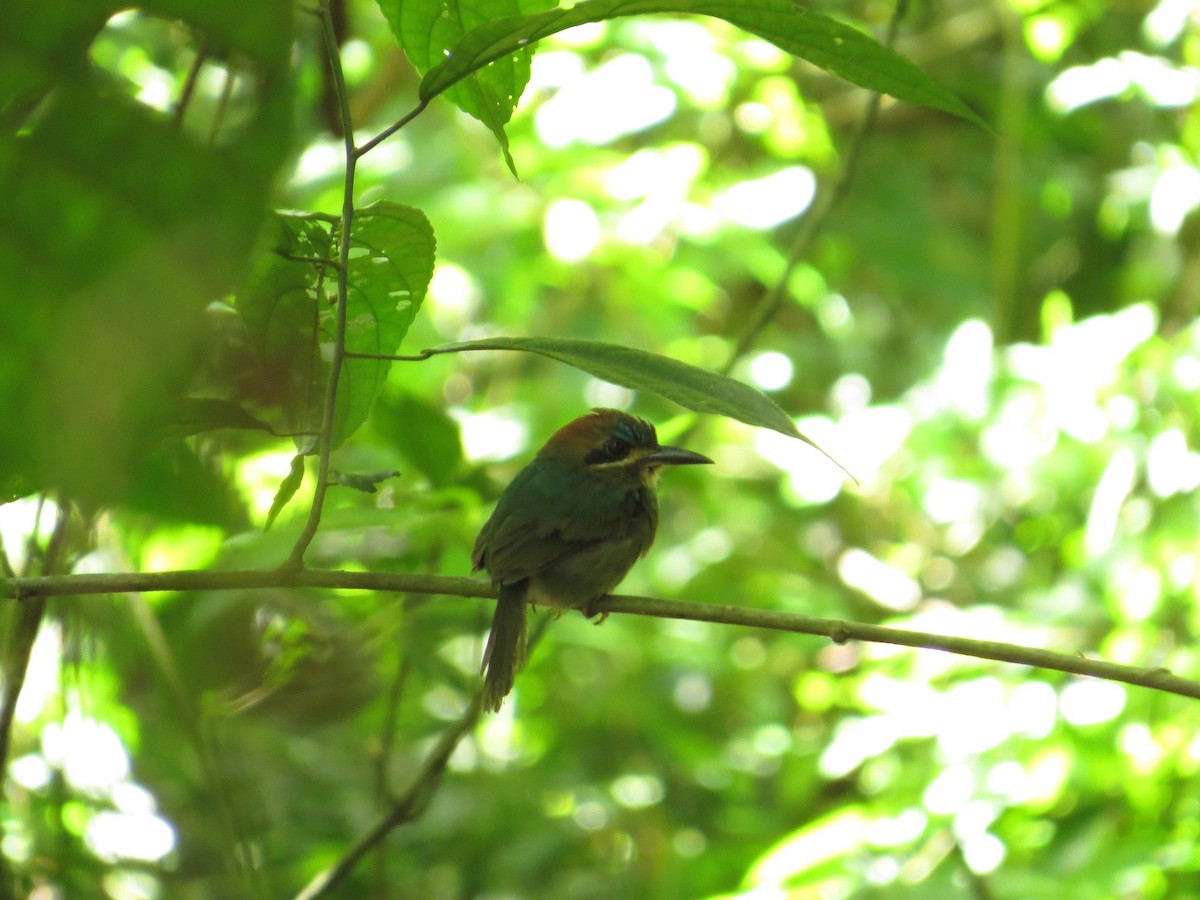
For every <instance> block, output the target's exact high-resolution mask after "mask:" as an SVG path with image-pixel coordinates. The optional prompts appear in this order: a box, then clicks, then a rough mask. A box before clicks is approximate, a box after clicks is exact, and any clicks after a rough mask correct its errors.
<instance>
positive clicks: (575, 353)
mask: <svg viewBox="0 0 1200 900" xmlns="http://www.w3.org/2000/svg"><path fill="white" fill-rule="evenodd" d="M467 350H522V351H525V352H526V353H537V354H539V355H540V356H548V357H550V358H551V359H556V360H558V361H559V362H564V363H566V364H567V365H569V366H574V367H575V368H577V369H582V370H583V371H584V372H587V373H588V374H589V375H595V376H596V377H597V378H602V379H604V380H605V381H610V382H612V383H613V384H619V385H621V386H622V387H627V388H632V389H634V390H640V391H649V392H650V393H652V394H657V395H658V396H660V397H665V398H666V399H668V400H671V401H672V402H674V403H678V404H679V405H680V406H682V407H684V408H686V409H691V410H695V411H696V412H702V413H716V414H717V415H720V416H727V417H728V418H731V419H737V420H738V421H739V422H745V423H746V424H747V425H755V426H758V427H761V428H770V429H771V430H772V431H778V432H779V433H780V434H785V435H787V436H788V437H792V438H796V439H797V440H801V441H804V443H806V444H808V445H809V446H811V447H814V448H816V449H817V450H819V451H820V452H821V453H822V454H824V455H825V456H826V457H828V458H829V459H830V461H831V462H833V463H834V464H835V465H837V466H838V468H842V471H845V469H844V468H843V467H842V465H841V463H839V462H838V461H837V460H836V459H834V458H833V457H832V456H829V454H828V453H826V452H825V450H823V449H822V448H821V447H820V445H818V444H816V443H814V442H813V441H812V440H811V439H809V438H808V437H806V436H805V435H803V434H801V433H800V430H799V429H798V428H797V427H796V423H795V422H793V421H792V418H791V416H789V415H788V414H787V413H786V412H784V411H783V409H782V408H781V407H780V406H779V405H778V404H777V403H776V402H775V401H774V400H772V399H771V398H770V397H768V396H767V395H766V394H764V393H762V392H761V391H758V390H755V389H754V388H752V387H750V386H749V385H747V384H743V383H742V382H740V381H735V380H734V379H732V378H729V377H728V376H726V375H719V374H717V373H716V372H710V371H708V370H707V369H701V368H699V367H698V366H693V365H689V364H688V363H684V362H680V361H679V360H677V359H671V358H670V357H666V356H659V355H658V354H656V353H647V352H646V351H645V350H635V349H633V348H632V347H622V346H621V345H620V344H607V343H603V342H601V341H577V340H573V339H571V338H548V337H525V338H503V337H501V338H487V339H485V340H480V341H460V342H458V343H454V344H443V345H442V346H440V347H434V348H432V349H431V350H426V351H425V352H426V353H429V354H434V353H460V352H463V351H467ZM846 474H847V475H849V474H850V473H849V472H847V473H846ZM852 477H853V476H852Z"/></svg>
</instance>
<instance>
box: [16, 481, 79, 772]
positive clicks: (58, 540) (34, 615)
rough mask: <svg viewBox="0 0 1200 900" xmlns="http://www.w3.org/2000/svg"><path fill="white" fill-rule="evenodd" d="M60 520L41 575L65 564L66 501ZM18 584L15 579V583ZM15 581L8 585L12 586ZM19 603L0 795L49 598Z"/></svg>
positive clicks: (30, 556)
mask: <svg viewBox="0 0 1200 900" xmlns="http://www.w3.org/2000/svg"><path fill="white" fill-rule="evenodd" d="M45 499H46V498H45V496H44V495H43V497H42V499H41V501H40V502H39V504H38V517H37V520H36V521H35V524H34V527H33V529H32V530H31V532H30V538H29V540H30V550H29V552H28V553H27V554H26V559H27V560H32V559H33V558H34V556H35V551H36V544H35V543H34V542H35V541H36V536H37V532H38V527H37V522H39V521H40V519H41V512H42V509H43V508H44V504H45ZM55 508H56V510H57V512H58V518H57V519H56V520H55V523H54V531H53V532H51V534H50V540H49V541H48V542H47V544H46V550H45V552H44V553H43V554H42V564H41V567H42V571H43V572H53V571H54V570H55V569H56V568H58V566H59V564H60V563H61V561H62V555H63V552H64V550H65V548H66V540H67V524H68V522H69V521H70V518H71V510H70V507H69V506H68V504H67V501H66V499H65V498H63V497H61V496H60V497H58V498H56V500H55ZM14 580H15V579H14ZM12 583H13V580H10V581H9V584H12ZM16 597H17V599H18V600H19V601H20V603H19V604H18V605H17V606H16V608H14V609H13V610H12V617H13V621H12V625H11V626H10V627H9V631H8V634H7V635H5V641H4V670H3V676H4V685H3V691H2V694H0V793H3V790H4V781H5V777H6V775H7V773H8V754H9V749H10V747H11V744H12V726H13V719H14V717H15V716H16V712H17V701H18V700H19V699H20V697H21V689H22V688H23V687H24V686H25V679H26V677H27V675H28V673H29V659H30V657H31V655H32V654H33V645H34V642H35V641H36V640H37V636H38V631H39V630H40V629H41V625H42V618H43V617H44V616H45V614H46V601H47V597H46V596H40V597H22V596H21V595H20V594H17V595H16Z"/></svg>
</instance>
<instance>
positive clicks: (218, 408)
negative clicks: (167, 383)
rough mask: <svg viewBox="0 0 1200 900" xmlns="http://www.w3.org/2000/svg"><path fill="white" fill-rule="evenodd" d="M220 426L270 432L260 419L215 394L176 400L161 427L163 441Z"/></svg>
mask: <svg viewBox="0 0 1200 900" xmlns="http://www.w3.org/2000/svg"><path fill="white" fill-rule="evenodd" d="M223 428H237V429H250V430H257V431H266V432H268V433H270V432H272V431H273V430H272V428H271V426H270V425H268V424H267V423H266V422H264V421H263V420H262V419H260V418H258V417H257V416H253V415H251V414H250V413H248V412H247V411H246V410H245V409H244V408H242V407H241V406H239V405H238V404H236V403H234V402H233V401H231V400H221V399H218V398H215V397H185V398H183V399H181V400H177V401H176V402H175V403H174V404H173V405H172V406H171V408H170V409H169V410H168V413H167V421H166V422H165V423H164V424H163V425H162V426H161V432H160V433H161V435H162V438H163V439H164V440H180V439H182V438H185V437H190V436H191V435H193V434H201V433H202V432H205V431H218V430H220V429H223Z"/></svg>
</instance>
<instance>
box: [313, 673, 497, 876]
mask: <svg viewBox="0 0 1200 900" xmlns="http://www.w3.org/2000/svg"><path fill="white" fill-rule="evenodd" d="M482 698H483V692H482V690H480V691H477V692H476V694H475V697H474V699H473V700H472V701H471V704H470V706H468V707H467V709H466V712H464V713H463V714H462V716H461V717H460V718H459V720H458V721H457V722H455V723H454V724H453V725H452V726H451V727H450V728H447V729H446V730H445V731H444V732H442V736H441V737H440V738H439V739H438V742H437V744H436V745H435V746H434V748H433V749H432V750H431V751H430V752H429V755H428V756H427V757H425V763H424V765H422V766H421V771H420V772H418V773H417V777H416V778H415V779H413V783H412V786H411V787H409V789H408V790H407V791H406V792H405V793H404V795H403V796H401V797H399V798H398V799H397V800H396V802H395V803H393V804H392V808H391V809H389V810H388V811H387V812H386V813H384V814H383V816H382V817H381V818H380V819H379V821H378V822H376V823H375V825H373V826H372V827H371V829H370V830H369V831H367V833H366V834H364V835H363V836H362V837H360V838H359V839H358V840H357V841H355V842H354V845H353V846H352V847H351V848H350V849H349V850H347V851H346V852H345V853H344V854H343V855H342V857H341V859H339V860H338V861H337V862H336V863H334V864H333V865H332V866H330V867H329V868H328V869H326V870H325V871H324V872H322V873H321V874H320V875H318V876H317V877H316V878H314V879H313V880H312V881H310V882H309V883H308V885H307V886H306V887H305V888H304V890H302V891H301V892H300V893H299V894H297V895H296V900H316V898H318V897H324V896H326V895H327V894H328V893H329V891H331V890H332V889H333V888H334V887H336V886H337V885H338V884H339V883H340V882H341V881H343V880H344V879H345V878H346V877H347V876H348V875H349V874H350V873H351V872H352V871H353V870H354V867H355V866H356V865H357V864H358V861H359V860H360V859H362V858H363V857H364V856H365V855H366V854H367V853H369V852H371V850H372V849H374V847H375V846H376V845H377V844H378V843H379V842H380V841H382V840H383V839H384V838H385V837H386V836H387V835H388V834H389V833H390V832H391V831H392V829H394V828H396V827H397V826H399V825H403V824H404V823H406V822H411V821H413V820H414V819H417V818H419V817H420V816H421V814H422V813H423V812H425V808H426V807H427V806H428V805H429V801H430V800H431V799H432V798H433V794H434V792H435V791H436V790H437V787H438V785H439V784H440V783H441V780H442V774H443V773H444V772H445V771H446V764H447V763H448V762H450V756H451V754H453V753H454V748H455V747H457V746H458V743H459V741H461V740H462V739H463V738H464V737H466V735H467V733H468V732H470V730H471V729H472V728H474V727H475V721H476V720H477V719H478V718H479V711H480V710H481V709H482V708H483V703H482Z"/></svg>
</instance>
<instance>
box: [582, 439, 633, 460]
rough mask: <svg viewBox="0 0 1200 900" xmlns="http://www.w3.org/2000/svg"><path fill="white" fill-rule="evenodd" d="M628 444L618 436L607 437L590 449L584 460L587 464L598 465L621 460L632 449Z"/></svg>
mask: <svg viewBox="0 0 1200 900" xmlns="http://www.w3.org/2000/svg"><path fill="white" fill-rule="evenodd" d="M632 449H633V447H631V446H630V445H629V444H627V443H626V442H625V441H623V440H621V439H620V438H615V437H612V438H609V439H608V440H607V441H605V442H604V443H603V444H601V445H600V446H599V447H597V448H596V449H594V450H592V451H591V452H590V453H589V454H588V455H587V457H586V459H585V460H584V462H586V463H587V464H588V465H592V466H594V465H600V464H602V463H611V462H617V461H618V460H622V459H624V458H625V457H627V456H628V455H629V451H630V450H632Z"/></svg>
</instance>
